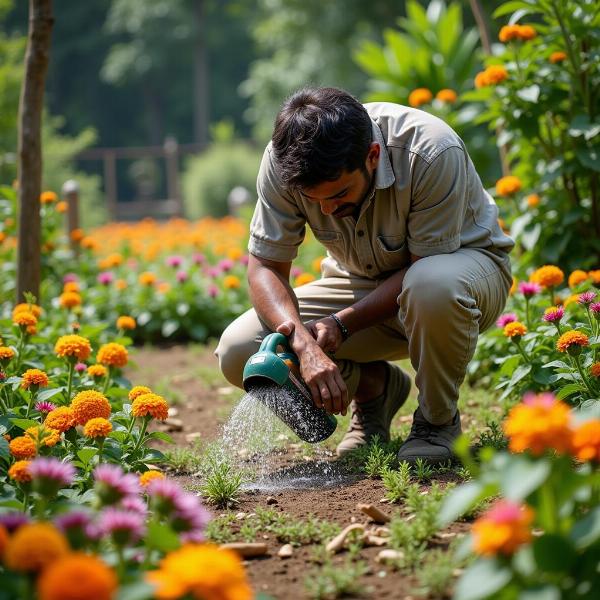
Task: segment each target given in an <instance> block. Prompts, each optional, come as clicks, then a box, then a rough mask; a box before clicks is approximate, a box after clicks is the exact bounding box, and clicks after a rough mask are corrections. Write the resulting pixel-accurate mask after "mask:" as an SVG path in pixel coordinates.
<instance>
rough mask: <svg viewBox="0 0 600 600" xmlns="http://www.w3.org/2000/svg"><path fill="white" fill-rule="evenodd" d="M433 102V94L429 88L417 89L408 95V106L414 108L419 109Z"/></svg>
mask: <svg viewBox="0 0 600 600" xmlns="http://www.w3.org/2000/svg"><path fill="white" fill-rule="evenodd" d="M432 100H433V94H432V93H431V92H430V91H429V90H428V89H427V88H417V89H415V90H413V91H412V92H411V93H410V94H409V95H408V104H409V105H410V106H412V107H413V108H419V106H422V105H423V104H427V103H428V102H431V101H432Z"/></svg>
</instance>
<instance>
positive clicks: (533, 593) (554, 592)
mask: <svg viewBox="0 0 600 600" xmlns="http://www.w3.org/2000/svg"><path fill="white" fill-rule="evenodd" d="M561 598H562V595H561V592H560V590H559V589H558V588H557V587H555V586H553V585H544V586H540V587H535V588H530V589H528V590H523V591H522V592H521V593H520V594H519V597H518V600H560V599H561Z"/></svg>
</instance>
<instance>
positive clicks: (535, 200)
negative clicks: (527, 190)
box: [525, 194, 540, 208]
mask: <svg viewBox="0 0 600 600" xmlns="http://www.w3.org/2000/svg"><path fill="white" fill-rule="evenodd" d="M525 200H526V201H527V206H528V207H529V208H535V207H536V206H539V204H540V197H539V195H538V194H529V196H527V198H525Z"/></svg>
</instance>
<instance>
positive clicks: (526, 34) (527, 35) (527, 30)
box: [518, 25, 537, 42]
mask: <svg viewBox="0 0 600 600" xmlns="http://www.w3.org/2000/svg"><path fill="white" fill-rule="evenodd" d="M518 27H519V39H520V40H523V41H524V42H526V41H529V40H532V39H533V38H534V37H536V36H537V31H536V30H535V28H534V27H532V26H531V25H519V26H518Z"/></svg>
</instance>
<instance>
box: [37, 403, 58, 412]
mask: <svg viewBox="0 0 600 600" xmlns="http://www.w3.org/2000/svg"><path fill="white" fill-rule="evenodd" d="M55 408H56V404H52V402H48V401H47V400H42V401H40V402H36V404H35V410H37V411H38V412H41V413H49V412H50V411H51V410H54V409H55Z"/></svg>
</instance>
